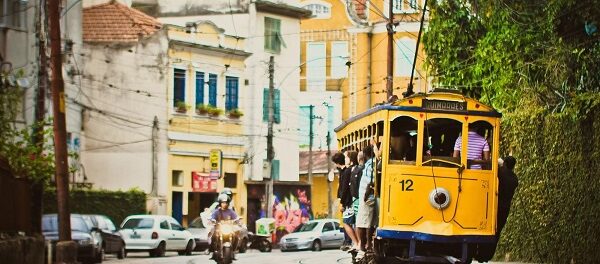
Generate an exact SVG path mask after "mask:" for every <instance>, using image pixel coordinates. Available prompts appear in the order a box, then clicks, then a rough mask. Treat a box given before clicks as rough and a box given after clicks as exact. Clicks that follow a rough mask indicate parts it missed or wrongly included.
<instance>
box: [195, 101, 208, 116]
mask: <svg viewBox="0 0 600 264" xmlns="http://www.w3.org/2000/svg"><path fill="white" fill-rule="evenodd" d="M209 109H210V105H205V104H197V105H196V114H199V115H207V114H208V110H209Z"/></svg>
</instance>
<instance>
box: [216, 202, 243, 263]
mask: <svg viewBox="0 0 600 264" xmlns="http://www.w3.org/2000/svg"><path fill="white" fill-rule="evenodd" d="M217 201H218V203H219V205H218V207H217V209H216V210H214V211H213V213H212V215H211V217H210V220H211V221H212V222H213V223H219V222H221V221H226V220H231V221H238V220H239V219H238V215H237V214H236V213H235V211H233V210H232V209H230V208H229V204H230V202H231V200H230V198H229V197H228V196H227V194H224V193H221V194H220V195H219V197H218V198H217ZM211 232H212V235H211V241H216V239H217V237H216V235H217V232H216V230H215V229H214V228H213V230H212V231H211ZM233 238H234V241H232V242H233V243H232V249H233V251H234V252H235V249H236V248H237V236H236V235H235V236H233ZM217 250H218V249H217V248H215V247H214V243H211V251H212V252H213V258H214V253H215V252H216V251H217ZM234 259H235V257H234Z"/></svg>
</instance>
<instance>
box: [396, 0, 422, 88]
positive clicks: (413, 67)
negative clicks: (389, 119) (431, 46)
mask: <svg viewBox="0 0 600 264" xmlns="http://www.w3.org/2000/svg"><path fill="white" fill-rule="evenodd" d="M426 11H427V0H425V2H423V14H421V23H420V25H419V35H418V36H417V47H416V48H415V57H414V58H413V64H412V70H411V71H410V82H409V83H408V88H407V89H406V92H404V93H403V94H402V95H403V96H404V97H409V96H411V95H412V94H414V92H413V78H414V76H415V66H417V55H418V54H419V43H420V42H421V33H422V32H423V23H424V22H425V12H426Z"/></svg>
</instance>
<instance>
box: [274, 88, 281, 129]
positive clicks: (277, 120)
mask: <svg viewBox="0 0 600 264" xmlns="http://www.w3.org/2000/svg"><path fill="white" fill-rule="evenodd" d="M279 91H280V90H279V89H275V102H274V104H273V105H274V107H273V108H274V109H273V112H274V116H275V117H274V118H273V119H275V123H277V124H279V123H281V111H280V108H281V102H280V96H279Z"/></svg>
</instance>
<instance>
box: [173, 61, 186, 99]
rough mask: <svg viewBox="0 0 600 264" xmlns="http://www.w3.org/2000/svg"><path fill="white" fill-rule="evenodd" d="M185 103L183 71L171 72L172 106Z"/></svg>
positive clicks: (175, 70)
mask: <svg viewBox="0 0 600 264" xmlns="http://www.w3.org/2000/svg"><path fill="white" fill-rule="evenodd" d="M177 102H185V70H182V69H174V70H173V106H177Z"/></svg>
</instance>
